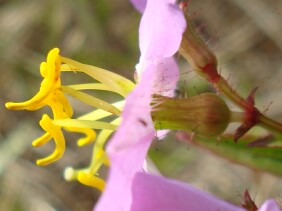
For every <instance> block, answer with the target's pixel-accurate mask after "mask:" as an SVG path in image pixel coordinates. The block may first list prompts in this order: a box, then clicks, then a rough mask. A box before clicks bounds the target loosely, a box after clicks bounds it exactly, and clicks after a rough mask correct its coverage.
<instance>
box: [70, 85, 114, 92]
mask: <svg viewBox="0 0 282 211" xmlns="http://www.w3.org/2000/svg"><path fill="white" fill-rule="evenodd" d="M67 87H70V88H72V89H75V90H86V89H89V90H103V91H113V90H111V89H110V88H109V87H107V86H106V85H105V84H101V83H88V84H73V85H68V86H67Z"/></svg>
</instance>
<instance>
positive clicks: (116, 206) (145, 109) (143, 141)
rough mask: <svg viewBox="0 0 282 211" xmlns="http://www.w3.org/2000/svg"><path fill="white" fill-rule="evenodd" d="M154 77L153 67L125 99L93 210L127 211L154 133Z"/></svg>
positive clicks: (110, 143) (108, 147)
mask: <svg viewBox="0 0 282 211" xmlns="http://www.w3.org/2000/svg"><path fill="white" fill-rule="evenodd" d="M155 73H156V71H154V65H151V66H149V67H148V69H147V70H146V71H145V72H144V74H143V77H142V80H141V81H140V83H139V84H138V85H137V86H136V88H135V89H134V90H133V92H132V93H131V94H130V95H129V96H128V97H127V101H126V105H125V108H124V110H123V114H122V117H123V121H122V123H121V125H120V127H119V129H118V131H117V132H116V134H115V135H114V137H113V138H112V139H111V140H110V142H109V144H108V146H107V149H106V150H107V153H108V155H109V157H110V163H111V169H110V173H109V176H108V180H107V186H106V189H105V192H104V194H103V195H102V197H101V199H100V201H99V203H98V204H97V206H96V210H105V211H106V210H107V211H108V210H129V207H130V205H131V201H132V194H131V189H132V180H133V177H134V175H135V174H136V172H138V171H141V169H142V164H143V161H144V159H145V157H146V154H147V150H148V148H149V146H150V144H151V141H152V139H153V137H154V133H155V130H154V127H153V123H152V120H151V115H150V102H151V94H152V89H153V85H154V83H153V82H154V81H155V80H154V79H155V75H156V74H155Z"/></svg>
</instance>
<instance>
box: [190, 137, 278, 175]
mask: <svg viewBox="0 0 282 211" xmlns="http://www.w3.org/2000/svg"><path fill="white" fill-rule="evenodd" d="M256 139H258V137H254V136H244V137H242V138H241V139H240V140H239V141H238V143H234V141H233V137H232V136H225V137H224V140H222V141H218V140H216V138H202V137H201V138H200V137H198V138H195V139H194V140H193V141H192V142H191V141H190V142H189V143H190V144H193V145H196V146H198V147H200V148H205V149H207V150H209V151H211V152H213V153H214V154H216V155H218V156H221V157H223V158H225V159H228V160H230V161H231V162H234V163H238V164H241V165H244V166H246V167H249V168H252V169H255V170H260V171H266V172H269V173H273V174H276V175H279V176H282V148H281V147H267V146H266V147H258V146H256V147H255V146H252V147H250V146H249V144H250V143H251V142H253V141H255V140H256ZM277 140H282V135H280V136H279V137H276V142H275V143H279V142H278V141H277Z"/></svg>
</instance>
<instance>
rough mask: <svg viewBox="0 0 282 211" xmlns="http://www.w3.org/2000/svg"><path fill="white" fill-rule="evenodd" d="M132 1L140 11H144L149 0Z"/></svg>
mask: <svg viewBox="0 0 282 211" xmlns="http://www.w3.org/2000/svg"><path fill="white" fill-rule="evenodd" d="M130 1H131V3H132V4H133V5H134V7H135V8H136V9H137V10H138V11H139V12H140V13H143V12H144V10H145V8H146V4H147V0H130Z"/></svg>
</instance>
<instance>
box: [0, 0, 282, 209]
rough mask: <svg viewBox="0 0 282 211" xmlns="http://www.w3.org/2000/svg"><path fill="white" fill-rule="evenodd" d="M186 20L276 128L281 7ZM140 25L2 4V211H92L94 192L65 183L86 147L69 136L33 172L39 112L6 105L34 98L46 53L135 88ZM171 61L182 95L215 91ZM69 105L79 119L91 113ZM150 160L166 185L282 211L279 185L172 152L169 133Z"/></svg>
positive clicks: (50, 5)
mask: <svg viewBox="0 0 282 211" xmlns="http://www.w3.org/2000/svg"><path fill="white" fill-rule="evenodd" d="M191 17H192V19H193V21H194V22H195V24H196V26H198V30H199V33H200V34H201V35H202V36H203V38H204V39H205V40H206V42H207V43H208V44H209V45H210V47H211V48H212V49H213V50H214V52H215V53H216V55H217V56H218V58H219V66H220V71H221V73H222V74H223V75H224V76H225V78H228V81H229V82H230V84H232V85H233V87H234V89H236V90H238V91H239V92H240V93H242V94H243V95H244V96H246V95H247V93H248V92H249V90H250V89H252V88H253V87H255V86H259V90H258V94H257V107H258V108H259V109H260V110H266V109H267V108H268V106H269V105H270V104H271V106H270V107H269V109H268V111H267V115H268V116H271V117H272V118H274V119H277V120H280V121H281V119H282V112H281V107H282V92H281V90H282V83H281V81H282V59H281V58H282V38H281V32H282V2H281V0H249V1H244V0H228V1H226V0H194V1H193V0H192V1H191ZM139 20H140V15H139V14H138V13H137V12H136V11H135V10H134V8H133V7H132V5H131V4H130V3H129V2H128V1H118V0H108V1H103V0H95V1H90V0H81V1H75V0H57V1H55V0H50V1H47V0H41V1H38V0H26V1H20V0H12V1H8V0H2V1H0V29H1V31H0V71H1V74H0V83H1V89H0V96H1V97H0V106H1V107H0V109H1V115H0V132H1V133H0V210H40V211H41V210H44V211H45V210H46V211H47V210H92V208H93V206H94V204H95V202H96V201H97V199H98V197H99V195H100V193H99V191H97V190H94V189H91V188H89V187H85V186H83V185H81V184H79V183H76V182H71V183H69V182H65V181H64V179H63V170H64V168H65V167H67V166H69V165H72V166H74V167H85V166H87V165H88V163H89V160H90V156H91V146H87V147H83V148H77V147H76V142H75V140H76V139H77V137H78V136H74V135H73V134H69V133H68V134H66V139H67V145H68V149H67V150H66V152H65V155H64V157H63V159H61V160H60V161H58V162H56V163H54V164H52V165H50V166H47V167H38V166H36V165H35V161H36V159H38V158H41V157H45V156H46V155H48V154H49V153H50V152H51V151H52V150H53V144H52V143H51V144H50V145H46V146H44V147H41V148H40V149H36V148H33V147H32V146H31V142H32V141H33V140H34V139H35V138H37V137H38V136H40V134H41V133H42V131H41V129H40V127H39V126H38V121H39V120H40V118H41V115H42V114H43V111H44V110H39V111H36V112H28V111H9V110H7V109H6V108H5V107H4V104H5V102H7V101H23V100H26V99H29V98H30V97H32V96H33V95H34V93H36V91H37V90H38V89H39V86H40V82H41V77H40V74H39V64H40V63H41V62H42V61H44V60H45V58H46V55H47V52H48V51H49V50H50V49H52V48H53V47H59V48H60V49H61V54H62V55H64V56H65V57H68V58H72V59H75V60H77V61H80V62H82V63H87V64H91V65H95V66H98V67H102V68H105V69H108V70H111V71H114V72H117V73H119V74H121V75H123V76H125V77H127V78H129V79H133V72H134V66H135V64H136V63H137V62H138V59H139V49H138V25H139ZM176 59H177V60H178V61H179V64H180V67H181V71H182V72H183V74H182V75H181V81H180V82H179V87H180V88H179V89H183V87H185V84H187V85H188V90H187V93H188V95H192V94H193V92H196V93H197V92H203V91H211V90H213V89H212V88H211V87H210V86H209V85H208V84H206V83H205V82H203V81H202V80H201V79H199V78H198V77H197V76H195V75H193V73H189V74H186V72H187V71H190V70H191V68H190V67H189V65H188V64H187V63H186V62H185V61H183V60H182V59H181V58H180V56H176ZM72 76H75V77H76V78H71V77H69V76H68V77H67V78H66V79H65V80H66V82H68V83H72V82H73V81H75V82H76V83H77V82H78V81H84V82H85V80H89V78H87V79H86V77H84V76H82V75H79V74H77V76H76V75H75V74H73V75H72ZM100 95H101V94H100ZM106 98H107V96H106ZM108 100H109V101H114V100H115V98H112V97H110V98H109V97H108ZM73 103H74V107H75V111H76V114H77V115H78V114H80V113H83V112H85V111H87V110H89V107H87V106H85V107H84V106H81V105H80V104H77V103H76V102H73ZM230 106H231V108H232V106H233V105H230ZM219 144H220V143H219ZM151 151H152V152H151V153H152V154H154V157H159V158H162V159H159V160H158V161H157V166H159V167H160V171H161V172H163V174H164V175H165V176H169V177H172V178H175V179H179V180H182V181H186V182H188V183H191V184H193V185H195V186H197V187H199V188H201V189H203V190H206V191H209V192H212V193H214V194H216V195H218V196H220V197H222V198H224V199H226V200H228V201H231V202H233V203H237V204H238V203H240V201H242V200H241V196H242V194H243V192H244V190H245V189H246V188H248V189H249V191H250V193H251V196H252V197H253V198H255V202H256V203H257V204H259V205H260V204H261V203H262V202H263V201H264V200H265V199H267V198H270V197H273V198H275V199H276V200H277V201H278V202H280V203H281V204H282V180H281V178H279V177H276V176H274V175H270V174H267V173H262V172H256V171H253V170H250V169H247V168H245V167H242V166H239V165H235V164H232V163H230V162H228V161H226V160H223V159H221V158H218V157H216V156H214V155H212V154H210V153H209V152H207V151H203V150H201V149H197V148H196V147H195V146H190V145H185V144H183V143H180V142H178V141H177V140H176V138H175V135H174V133H171V134H170V135H169V136H168V138H166V140H165V141H162V142H157V141H155V142H154V143H153V147H152V150H151ZM87 155H89V156H87Z"/></svg>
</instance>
